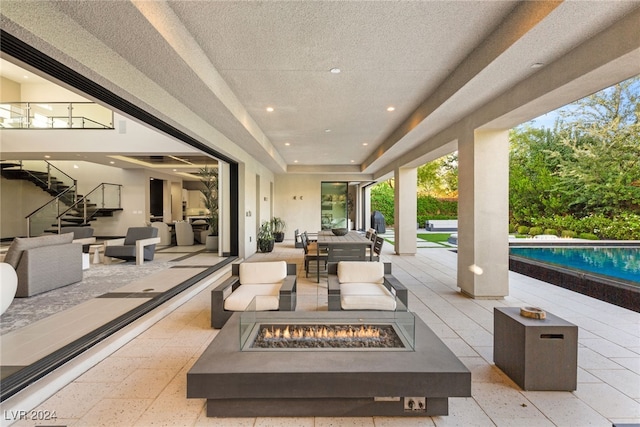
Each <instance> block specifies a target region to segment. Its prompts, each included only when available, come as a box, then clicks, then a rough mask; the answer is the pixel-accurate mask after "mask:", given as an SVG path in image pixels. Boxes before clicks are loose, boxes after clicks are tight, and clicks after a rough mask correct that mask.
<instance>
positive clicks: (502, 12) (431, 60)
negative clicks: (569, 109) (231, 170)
mask: <svg viewBox="0 0 640 427" xmlns="http://www.w3.org/2000/svg"><path fill="white" fill-rule="evenodd" d="M639 8H640V3H639V2H635V1H629V2H610V1H595V2H591V1H589V2H584V1H567V2H552V1H540V2H520V1H466V2H449V1H417V2H396V1H393V2H391V1H389V2H388V1H380V2H363V1H344V2H333V1H296V2H289V1H283V2H279V1H278V2H275V1H274V2H267V1H170V0H169V1H153V2H149V1H135V0H134V1H102V0H96V1H90V2H88V1H86V2H81V1H78V2H68V1H41V2H34V3H30V4H29V6H28V7H27V6H25V3H24V2H18V1H3V8H2V11H0V12H1V13H2V28H3V30H5V31H7V32H9V33H11V34H13V35H15V36H16V37H19V38H21V39H23V40H24V41H26V42H28V43H30V44H31V45H33V46H34V47H36V48H37V49H40V50H41V51H42V52H44V53H46V54H48V55H52V56H54V57H56V58H57V59H58V60H62V62H67V64H68V65H69V66H71V67H72V68H74V69H76V70H77V71H79V72H82V73H84V74H85V75H87V76H88V77H90V78H92V79H93V80H94V81H96V82H98V83H99V84H102V85H104V86H105V87H106V88H108V89H110V90H113V91H114V92H116V93H117V94H118V95H120V96H122V97H123V98H125V99H127V100H129V101H131V102H133V103H135V104H136V105H139V106H140V107H142V108H147V109H148V110H149V111H151V112H153V113H155V114H156V115H157V116H158V117H160V118H161V119H163V120H166V121H167V122H169V123H171V124H172V125H174V126H176V127H178V128H179V129H181V130H183V131H184V132H186V133H190V132H191V128H190V125H189V123H188V122H189V120H185V119H184V117H185V115H184V112H188V113H189V114H192V115H193V117H194V120H196V119H197V120H199V121H203V122H205V123H207V124H208V125H209V126H211V127H213V128H214V129H215V130H216V133H215V134H211V135H209V136H205V140H203V135H202V134H199V135H197V137H198V139H200V140H202V142H203V143H205V144H207V145H210V146H211V147H214V148H215V149H216V150H218V151H220V152H223V153H225V154H230V155H231V157H233V152H232V151H227V147H226V146H225V143H224V141H221V140H222V139H224V140H225V141H227V140H228V141H231V142H233V143H234V144H236V145H237V146H238V147H240V148H241V149H242V150H244V151H246V152H247V153H249V154H250V155H252V156H254V157H255V158H256V159H259V160H260V161H261V162H262V163H263V164H264V165H265V166H266V167H268V168H269V169H270V170H271V171H273V172H274V173H286V172H289V173H329V172H331V173H362V174H367V175H370V176H375V175H376V174H380V173H382V172H381V171H384V170H385V168H388V167H389V165H390V164H393V162H394V161H397V159H399V158H407V156H411V153H412V151H413V150H415V149H416V147H418V146H420V145H421V144H423V143H424V142H425V141H427V140H428V139H429V138H431V137H433V136H434V135H436V134H438V132H440V131H442V130H444V129H446V128H447V127H449V126H451V125H452V124H455V123H456V122H458V121H460V120H461V119H462V118H464V117H465V116H466V115H468V114H470V113H471V112H473V111H474V110H476V109H479V108H480V107H482V106H483V105H485V104H487V103H489V102H491V101H492V100H495V99H496V98H498V97H499V96H500V95H503V94H504V93H505V92H507V91H509V90H510V89H511V88H513V87H515V86H517V85H518V84H521V83H522V82H524V81H526V80H527V79H529V78H531V77H532V76H533V75H535V74H536V73H539V72H541V71H543V70H545V68H547V67H549V66H551V65H552V64H553V63H554V61H557V60H558V59H560V58H562V57H563V56H566V55H568V54H569V53H570V52H572V51H573V50H575V49H576V48H577V47H578V46H580V45H581V44H583V43H585V42H586V41H588V40H589V39H591V38H592V37H594V36H595V35H597V34H598V33H600V32H602V31H604V30H605V29H607V28H608V27H610V26H611V25H614V24H615V23H616V22H617V21H619V20H621V19H624V18H625V17H626V16H628V15H634V16H635V17H637V16H639V15H638V13H637V12H638V9H639ZM45 15H46V16H47V18H48V19H47V20H46V22H45V21H43V20H38V17H41V16H45ZM639 25H640V22H639ZM52 35H55V40H54V39H53V38H52V37H51V36H52ZM41 37H42V38H41ZM639 37H640V36H639ZM47 38H49V40H48V41H45V40H47ZM43 39H44V40H43ZM635 43H636V44H638V42H637V40H636V41H635ZM96 47H100V49H97V50H96ZM59 49H62V50H64V49H67V50H66V51H65V52H60V51H59ZM83 50H90V51H91V53H92V54H91V55H86V54H85V53H83V52H82V51H83ZM70 58H74V59H70ZM7 59H9V60H11V58H7ZM81 60H83V62H81ZM627 61H628V58H627ZM632 64H633V63H632ZM610 65H611V69H614V70H616V72H612V73H607V74H606V76H607V77H606V78H604V79H603V78H601V77H600V78H598V79H583V80H581V81H580V82H579V83H577V84H576V85H574V86H573V87H572V89H571V90H565V91H559V90H558V91H556V92H554V93H550V94H548V96H546V97H545V98H544V101H543V102H538V103H531V105H530V106H528V107H526V108H520V109H519V110H518V111H514V113H513V114H511V115H506V116H504V117H502V118H501V121H500V123H499V124H500V125H501V126H514V125H517V124H518V123H521V122H522V121H526V120H530V119H533V118H535V117H537V116H538V115H541V114H544V113H546V112H548V111H550V110H552V109H554V108H557V107H560V106H562V105H564V104H566V103H568V102H570V101H572V100H575V99H577V98H579V97H581V96H585V95H587V94H589V93H592V92H593V91H595V90H598V89H601V88H603V87H606V86H607V85H610V84H613V83H616V82H618V81H620V80H623V79H624V78H627V77H630V76H633V75H635V74H637V73H639V72H640V61H637V62H636V64H635V67H634V66H633V65H632V66H629V63H628V62H627V63H621V64H620V65H619V66H615V64H613V63H612V64H610ZM33 71H35V72H36V73H37V72H38V70H33ZM338 71H339V72H338ZM554 73H555V74H558V73H566V74H567V75H569V74H570V73H571V70H567V69H565V70H558V71H555V72H554ZM578 77H580V76H576V78H578ZM558 78H559V80H567V76H558ZM166 100H172V102H171V105H169V106H168V105H167V102H166ZM161 105H162V106H161ZM174 107H175V108H174ZM271 110H272V111H271ZM172 111H174V112H175V113H176V115H175V116H173V117H172ZM423 157H424V156H423ZM425 159H426V158H425Z"/></svg>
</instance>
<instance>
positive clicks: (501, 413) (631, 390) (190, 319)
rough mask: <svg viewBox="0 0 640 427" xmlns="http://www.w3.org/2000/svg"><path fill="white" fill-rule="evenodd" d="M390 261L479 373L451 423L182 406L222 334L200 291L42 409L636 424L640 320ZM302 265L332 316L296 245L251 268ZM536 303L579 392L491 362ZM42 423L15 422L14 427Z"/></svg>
mask: <svg viewBox="0 0 640 427" xmlns="http://www.w3.org/2000/svg"><path fill="white" fill-rule="evenodd" d="M382 258H383V261H389V262H392V263H393V273H394V275H395V276H396V277H398V279H399V280H401V281H402V282H403V283H404V284H405V285H406V286H407V287H408V288H409V290H410V296H409V308H410V309H411V311H413V312H414V313H416V314H417V315H418V316H420V318H422V319H423V320H424V321H425V323H427V325H429V326H430V327H431V329H433V330H434V331H435V332H436V334H437V335H438V336H440V337H441V339H442V340H443V341H444V342H445V343H446V344H447V345H448V346H449V347H450V348H451V350H452V351H453V352H454V353H455V354H456V355H457V356H458V357H459V358H460V360H462V362H463V363H464V364H465V365H466V366H467V367H468V368H469V369H470V370H471V371H472V395H473V397H471V398H452V399H450V402H449V407H450V414H449V415H448V416H445V417H430V418H420V419H404V418H388V417H361V418H323V417H316V418H239V419H216V418H207V417H206V415H205V401H204V400H202V399H186V397H185V396H186V391H185V390H186V372H187V371H188V370H189V368H190V367H191V365H192V364H193V363H195V361H196V360H197V358H198V357H199V355H200V354H201V353H202V351H203V350H204V349H205V348H206V346H207V345H208V344H209V343H210V342H211V340H212V339H213V338H214V337H215V335H216V334H217V331H216V330H212V329H211V328H210V326H209V310H210V299H209V298H210V296H209V294H210V293H209V290H210V289H211V288H212V287H213V286H214V285H212V286H210V287H209V288H208V289H206V290H204V291H202V292H200V293H199V294H197V295H196V296H195V297H193V298H192V299H190V300H189V301H187V302H186V303H185V304H183V305H182V306H180V307H178V308H177V309H175V310H174V311H173V312H171V313H170V314H169V315H168V316H166V317H165V318H163V319H162V320H160V321H158V322H157V323H156V324H154V325H153V326H151V327H150V328H149V329H147V330H146V331H145V332H143V333H141V334H140V335H139V336H137V337H136V338H134V339H132V340H131V341H130V342H128V343H127V344H126V345H124V346H123V347H122V348H121V349H119V350H117V351H114V352H113V353H112V354H111V355H110V356H108V357H106V358H105V359H104V360H102V361H101V362H99V363H98V364H97V365H96V366H94V367H93V368H91V369H90V370H88V371H87V372H86V373H84V374H83V375H81V376H79V377H78V378H76V379H75V381H73V382H72V383H70V384H68V385H67V386H66V387H63V388H62V389H60V390H59V391H57V392H56V393H55V394H54V395H53V396H51V397H50V398H49V399H47V400H46V401H44V402H43V403H42V404H40V405H39V406H38V407H37V408H35V409H36V410H38V409H42V410H49V411H56V415H57V417H58V420H57V422H56V423H54V424H56V425H60V424H64V425H68V426H85V425H86V426H98V425H109V426H113V425H132V426H182V425H184V426H234V427H235V426H316V427H320V426H377V427H380V426H418V425H419V426H603V427H610V426H611V425H612V423H640V374H639V372H640V313H635V312H632V311H629V310H626V309H623V308H620V307H617V306H614V305H611V304H608V303H605V302H602V301H598V300H595V299H593V298H589V297H586V296H584V295H580V294H577V293H574V292H571V291H568V290H565V289H562V288H559V287H555V286H553V285H550V284H547V283H544V282H541V281H538V280H535V279H531V278H528V277H525V276H522V275H519V274H516V273H510V274H509V279H510V295H509V296H508V297H506V298H504V299H502V300H474V299H470V298H467V297H466V296H464V295H462V294H461V293H460V292H459V290H458V289H457V288H456V279H455V277H456V254H455V253H454V252H452V251H450V250H447V249H446V248H419V249H418V253H417V254H416V255H415V256H397V255H394V254H393V253H392V248H391V245H390V244H388V243H387V244H386V245H385V247H383V257H382ZM270 259H284V260H286V261H288V262H295V263H297V264H298V307H297V309H298V310H320V311H322V310H326V309H327V306H326V305H327V299H326V279H325V280H324V281H323V280H322V279H321V281H320V284H316V282H315V278H311V277H310V278H309V279H305V277H304V271H303V265H302V250H301V249H296V248H294V247H293V242H292V241H285V242H284V243H280V244H277V245H276V248H275V250H274V252H272V253H269V254H256V255H254V256H252V257H251V261H257V260H270ZM524 305H534V306H539V307H542V308H543V309H545V310H547V311H548V312H551V313H553V314H555V315H557V316H559V317H562V318H564V319H566V320H568V321H570V322H572V323H575V324H576V325H578V327H579V337H578V346H579V354H578V388H577V390H576V391H575V392H538V391H536V392H527V391H522V390H521V389H520V388H519V387H518V386H517V385H516V384H515V383H514V382H513V381H511V379H509V378H508V377H507V376H506V375H505V374H504V373H502V371H500V369H498V368H497V367H496V366H495V365H494V364H493V360H492V357H493V335H492V332H493V307H501V306H524ZM38 423H39V424H42V422H34V421H19V422H17V423H15V425H17V426H34V425H38Z"/></svg>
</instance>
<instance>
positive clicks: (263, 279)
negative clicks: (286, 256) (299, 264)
mask: <svg viewBox="0 0 640 427" xmlns="http://www.w3.org/2000/svg"><path fill="white" fill-rule="evenodd" d="M239 274H240V283H242V285H251V284H255V283H278V284H281V283H282V281H283V280H284V279H286V277H287V262H286V261H268V262H243V263H242V264H240V273H239ZM278 289H279V288H278Z"/></svg>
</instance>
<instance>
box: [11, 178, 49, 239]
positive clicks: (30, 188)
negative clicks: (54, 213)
mask: <svg viewBox="0 0 640 427" xmlns="http://www.w3.org/2000/svg"><path fill="white" fill-rule="evenodd" d="M50 199H51V196H49V194H47V193H46V192H44V191H43V190H41V189H40V188H39V187H36V185H35V184H33V183H31V182H28V181H24V180H21V179H5V178H0V237H1V238H2V239H10V238H14V237H25V236H26V235H27V220H26V219H25V217H26V216H27V215H28V214H30V213H31V212H33V211H34V210H36V209H37V208H39V207H40V206H42V205H44V204H45V203H47V202H48V201H49V200H50Z"/></svg>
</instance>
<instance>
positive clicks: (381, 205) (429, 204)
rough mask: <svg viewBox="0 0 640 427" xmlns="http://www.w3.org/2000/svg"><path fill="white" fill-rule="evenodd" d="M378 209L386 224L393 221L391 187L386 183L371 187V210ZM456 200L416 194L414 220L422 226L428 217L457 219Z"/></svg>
mask: <svg viewBox="0 0 640 427" xmlns="http://www.w3.org/2000/svg"><path fill="white" fill-rule="evenodd" d="M374 211H380V213H381V214H382V215H383V216H384V220H385V223H386V224H387V225H393V223H394V193H393V188H391V186H390V185H388V184H386V183H382V184H378V185H376V186H375V187H373V188H372V189H371V212H374ZM457 218H458V202H457V201H451V200H440V199H436V198H435V197H431V196H417V209H416V222H417V224H418V225H419V226H420V227H424V223H425V221H427V220H429V219H457Z"/></svg>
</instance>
